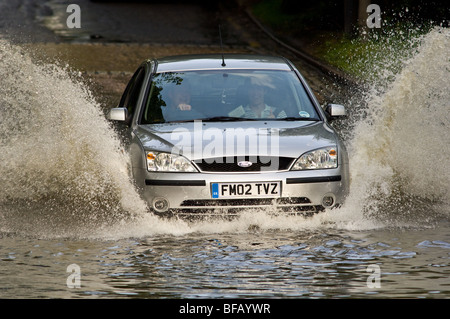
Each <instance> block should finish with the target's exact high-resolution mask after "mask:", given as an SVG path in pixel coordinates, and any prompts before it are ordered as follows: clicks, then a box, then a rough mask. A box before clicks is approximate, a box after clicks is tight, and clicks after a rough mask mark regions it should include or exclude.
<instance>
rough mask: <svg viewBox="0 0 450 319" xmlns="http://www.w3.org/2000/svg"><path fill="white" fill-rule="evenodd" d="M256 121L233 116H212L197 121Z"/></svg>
mask: <svg viewBox="0 0 450 319" xmlns="http://www.w3.org/2000/svg"><path fill="white" fill-rule="evenodd" d="M255 120H256V119H249V118H245V117H234V116H212V117H206V118H203V119H198V121H203V122H220V121H230V122H232V121H255Z"/></svg>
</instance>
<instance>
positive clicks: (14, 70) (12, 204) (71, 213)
mask: <svg viewBox="0 0 450 319" xmlns="http://www.w3.org/2000/svg"><path fill="white" fill-rule="evenodd" d="M0 79H1V80H0V82H1V85H0V139H1V144H0V185H1V191H0V205H1V206H0V207H1V209H0V214H1V215H0V218H1V216H3V219H2V221H3V222H2V224H1V225H2V228H6V230H8V231H15V230H22V231H23V230H30V231H32V229H33V228H36V227H37V225H42V227H41V229H46V232H48V233H51V232H52V231H56V232H59V231H61V230H57V228H58V224H62V225H65V226H67V227H65V228H66V229H70V228H71V227H70V225H69V224H72V225H74V224H75V222H76V221H79V220H83V221H84V224H90V225H91V226H92V227H94V225H95V227H100V225H101V224H100V225H99V224H97V223H94V222H95V221H98V220H99V219H100V217H101V216H105V215H107V216H109V217H110V218H111V219H115V218H117V217H119V216H120V217H121V218H122V217H123V214H124V213H125V212H133V213H139V212H140V211H143V208H144V207H145V205H143V204H142V202H141V201H140V199H139V197H138V196H137V194H136V192H135V191H134V188H133V186H132V184H131V183H130V180H129V176H128V159H127V156H126V155H125V154H124V152H123V151H122V149H121V145H120V142H119V141H118V139H117V138H116V137H115V135H114V134H113V131H112V130H111V128H110V127H109V125H108V123H107V121H106V120H105V118H104V116H103V113H102V112H101V109H100V107H99V105H98V104H97V103H96V102H95V100H94V99H93V97H92V95H91V93H90V92H89V90H87V89H86V87H85V85H83V84H82V83H83V82H82V81H80V79H77V78H76V77H74V76H73V73H72V72H69V71H68V70H66V69H65V68H62V67H59V66H56V65H49V64H40V63H38V62H34V61H32V59H31V57H30V56H29V55H28V54H26V53H25V52H23V50H21V49H20V48H18V47H15V46H12V45H10V44H9V43H7V42H4V41H2V42H0ZM141 204H142V205H141ZM13 217H14V218H13ZM68 217H70V218H68ZM16 219H18V220H19V221H20V222H16V223H14V222H12V221H14V220H16ZM58 220H60V221H61V222H56V221H58ZM52 223H54V224H56V225H54V227H52ZM26 225H28V226H29V227H26ZM11 228H12V229H11ZM52 228H54V229H52Z"/></svg>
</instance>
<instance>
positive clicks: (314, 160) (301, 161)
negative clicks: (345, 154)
mask: <svg viewBox="0 0 450 319" xmlns="http://www.w3.org/2000/svg"><path fill="white" fill-rule="evenodd" d="M337 158H338V155H337V148H336V147H326V148H321V149H318V150H314V151H311V152H308V153H305V154H303V155H302V156H300V157H299V158H298V159H297V161H296V162H295V163H294V165H293V166H292V168H291V170H293V171H298V170H307V169H324V168H336V167H337V164H338V163H337Z"/></svg>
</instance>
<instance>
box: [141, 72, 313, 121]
mask: <svg viewBox="0 0 450 319" xmlns="http://www.w3.org/2000/svg"><path fill="white" fill-rule="evenodd" d="M258 119H264V120H268V119H273V120H283V119H284V120H297V119H298V120H309V121H317V120H319V116H318V114H317V112H316V110H315V108H314V106H313V104H312V102H311V100H310V98H309V96H308V95H307V93H306V91H305V89H304V87H303V85H302V83H301V82H300V80H299V79H298V77H297V76H296V74H295V73H294V72H293V71H273V70H231V71H223V70H214V71H189V72H167V73H158V74H156V75H154V77H153V79H152V82H151V84H150V92H149V95H148V99H147V100H146V101H145V107H144V110H143V112H142V114H141V124H153V123H167V122H178V121H180V122H181V121H193V120H203V121H246V120H258Z"/></svg>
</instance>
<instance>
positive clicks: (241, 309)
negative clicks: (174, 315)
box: [179, 303, 270, 317]
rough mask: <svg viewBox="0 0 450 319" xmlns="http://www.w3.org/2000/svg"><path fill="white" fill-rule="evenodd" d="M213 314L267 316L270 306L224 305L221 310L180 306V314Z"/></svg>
mask: <svg viewBox="0 0 450 319" xmlns="http://www.w3.org/2000/svg"><path fill="white" fill-rule="evenodd" d="M213 312H222V313H224V314H234V313H237V314H269V313H270V305H269V304H266V303H262V304H253V303H251V304H245V303H242V304H241V303H226V304H223V305H222V307H221V308H219V307H214V306H200V305H189V303H186V305H185V306H180V310H179V313H180V314H204V315H206V316H207V317H209V316H211V314H212V313H213Z"/></svg>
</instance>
